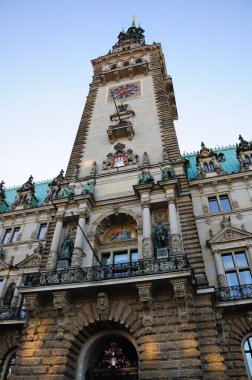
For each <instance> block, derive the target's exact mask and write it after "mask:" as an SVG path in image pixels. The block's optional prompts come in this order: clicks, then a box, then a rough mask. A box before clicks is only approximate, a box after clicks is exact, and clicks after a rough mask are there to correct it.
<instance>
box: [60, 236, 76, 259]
mask: <svg viewBox="0 0 252 380" xmlns="http://www.w3.org/2000/svg"><path fill="white" fill-rule="evenodd" d="M73 247H74V243H73V240H72V239H70V237H69V236H68V237H67V238H66V239H65V240H64V241H63V243H62V246H61V250H60V260H69V259H71V257H72V253H73Z"/></svg>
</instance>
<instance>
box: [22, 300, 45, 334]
mask: <svg viewBox="0 0 252 380" xmlns="http://www.w3.org/2000/svg"><path fill="white" fill-rule="evenodd" d="M25 309H26V311H27V315H28V321H29V325H28V331H29V335H28V340H36V336H37V334H38V327H39V325H40V312H41V301H40V298H39V296H38V294H37V293H30V294H26V304H25Z"/></svg>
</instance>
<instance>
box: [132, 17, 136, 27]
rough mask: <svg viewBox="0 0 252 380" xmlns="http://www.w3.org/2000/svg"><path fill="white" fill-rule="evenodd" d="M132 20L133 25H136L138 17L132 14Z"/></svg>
mask: <svg viewBox="0 0 252 380" xmlns="http://www.w3.org/2000/svg"><path fill="white" fill-rule="evenodd" d="M131 21H132V22H131V26H133V27H136V17H135V16H132V19H131Z"/></svg>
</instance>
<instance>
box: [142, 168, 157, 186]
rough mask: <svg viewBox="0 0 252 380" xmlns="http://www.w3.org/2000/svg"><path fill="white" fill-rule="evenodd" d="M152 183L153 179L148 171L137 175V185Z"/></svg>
mask: <svg viewBox="0 0 252 380" xmlns="http://www.w3.org/2000/svg"><path fill="white" fill-rule="evenodd" d="M152 182H154V178H153V176H152V175H151V173H150V171H149V170H142V173H141V174H139V181H138V183H139V184H143V183H152Z"/></svg>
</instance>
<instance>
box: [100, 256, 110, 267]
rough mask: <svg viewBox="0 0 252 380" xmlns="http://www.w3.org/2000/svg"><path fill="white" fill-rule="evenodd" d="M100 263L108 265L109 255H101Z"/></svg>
mask: <svg viewBox="0 0 252 380" xmlns="http://www.w3.org/2000/svg"><path fill="white" fill-rule="evenodd" d="M101 262H102V265H109V264H110V255H108V254H106V255H102V258H101Z"/></svg>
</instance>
